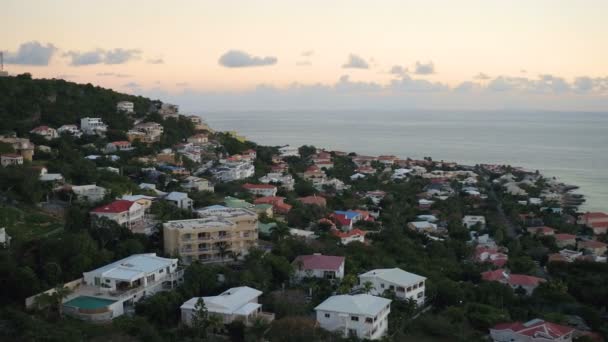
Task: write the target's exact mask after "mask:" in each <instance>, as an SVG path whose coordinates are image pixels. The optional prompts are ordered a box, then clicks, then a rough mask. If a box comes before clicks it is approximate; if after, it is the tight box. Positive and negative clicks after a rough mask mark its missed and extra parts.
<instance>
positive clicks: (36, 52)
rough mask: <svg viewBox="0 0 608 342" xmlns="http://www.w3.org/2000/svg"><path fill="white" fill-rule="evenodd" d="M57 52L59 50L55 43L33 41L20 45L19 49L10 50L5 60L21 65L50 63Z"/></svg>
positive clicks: (7, 62)
mask: <svg viewBox="0 0 608 342" xmlns="http://www.w3.org/2000/svg"><path fill="white" fill-rule="evenodd" d="M55 52H57V48H56V47H55V45H53V44H50V43H47V44H46V45H43V44H41V43H40V42H37V41H31V42H27V43H23V44H21V45H19V49H17V51H15V52H8V53H7V54H6V55H5V57H4V62H5V63H6V64H20V65H49V62H50V60H51V57H53V55H54V54H55Z"/></svg>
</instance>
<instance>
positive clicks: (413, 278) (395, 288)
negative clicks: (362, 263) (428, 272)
mask: <svg viewBox="0 0 608 342" xmlns="http://www.w3.org/2000/svg"><path fill="white" fill-rule="evenodd" d="M425 281H426V278H425V277H423V276H419V275H417V274H414V273H409V272H406V271H404V270H402V269H400V268H379V269H375V270H371V271H369V272H366V273H363V274H360V275H359V284H360V285H361V286H362V287H363V286H365V283H367V282H370V283H371V285H372V288H371V291H370V292H369V293H370V294H372V295H376V296H382V295H383V294H384V291H386V290H389V291H392V292H393V293H394V294H395V296H396V297H397V298H399V299H412V300H414V301H416V304H418V306H422V305H424V299H425V296H424V293H425V292H424V289H425V286H424V283H425Z"/></svg>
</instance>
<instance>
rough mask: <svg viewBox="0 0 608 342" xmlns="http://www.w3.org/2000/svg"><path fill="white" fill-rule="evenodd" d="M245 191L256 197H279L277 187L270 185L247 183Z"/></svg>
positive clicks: (244, 186) (244, 187)
mask: <svg viewBox="0 0 608 342" xmlns="http://www.w3.org/2000/svg"><path fill="white" fill-rule="evenodd" d="M243 189H245V190H247V191H248V192H250V193H252V194H254V195H256V196H262V197H267V196H276V195H277V187H276V186H274V185H270V184H251V183H246V184H244V185H243Z"/></svg>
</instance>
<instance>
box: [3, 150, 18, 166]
mask: <svg viewBox="0 0 608 342" xmlns="http://www.w3.org/2000/svg"><path fill="white" fill-rule="evenodd" d="M0 165H2V166H4V167H7V166H13V165H23V156H22V155H20V154H15V153H8V154H3V155H0Z"/></svg>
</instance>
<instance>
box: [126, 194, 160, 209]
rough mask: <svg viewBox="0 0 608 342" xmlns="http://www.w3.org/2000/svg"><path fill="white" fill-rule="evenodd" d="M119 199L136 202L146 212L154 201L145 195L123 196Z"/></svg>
mask: <svg viewBox="0 0 608 342" xmlns="http://www.w3.org/2000/svg"><path fill="white" fill-rule="evenodd" d="M120 199H122V200H126V201H131V202H136V203H138V204H139V205H141V206H142V207H143V208H144V210H146V211H147V210H148V209H150V208H151V207H152V202H154V201H155V200H156V197H154V196H146V195H123V196H122V197H121V198H120Z"/></svg>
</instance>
